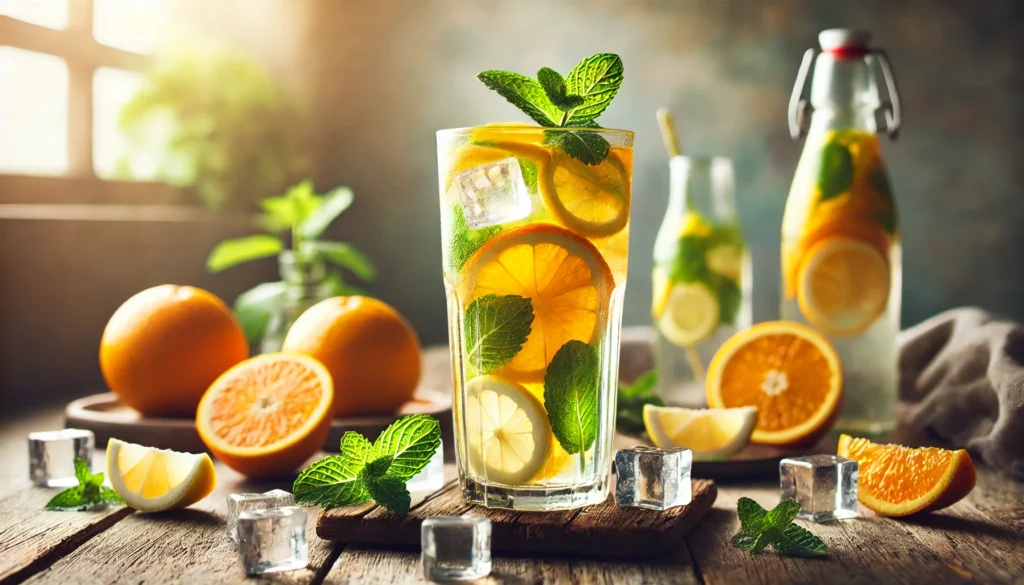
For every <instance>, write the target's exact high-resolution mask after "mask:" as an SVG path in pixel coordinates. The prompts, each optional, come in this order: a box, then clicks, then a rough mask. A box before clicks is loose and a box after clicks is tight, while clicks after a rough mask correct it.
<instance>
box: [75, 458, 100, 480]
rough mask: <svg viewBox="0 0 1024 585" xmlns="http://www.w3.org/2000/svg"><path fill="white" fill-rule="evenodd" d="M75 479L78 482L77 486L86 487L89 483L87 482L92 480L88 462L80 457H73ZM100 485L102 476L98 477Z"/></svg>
mask: <svg viewBox="0 0 1024 585" xmlns="http://www.w3.org/2000/svg"><path fill="white" fill-rule="evenodd" d="M75 479H77V480H78V483H79V485H88V484H89V483H90V481H89V480H91V479H92V468H91V466H90V465H89V462H88V461H86V460H85V459H82V458H81V457H75ZM100 483H103V477H102V476H101V477H100ZM97 485H98V484H97Z"/></svg>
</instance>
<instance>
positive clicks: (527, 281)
mask: <svg viewBox="0 0 1024 585" xmlns="http://www.w3.org/2000/svg"><path fill="white" fill-rule="evenodd" d="M464 270H465V271H466V272H465V274H464V275H463V278H462V282H463V288H464V291H463V295H464V296H465V297H466V299H467V300H466V301H465V302H466V303H467V305H468V303H470V302H472V301H473V300H475V299H478V298H480V297H482V296H484V295H488V294H496V295H519V296H522V297H526V298H529V299H530V300H531V302H532V303H533V314H534V319H533V325H532V328H531V331H530V335H529V337H527V338H526V343H524V344H523V347H522V350H521V351H520V352H519V353H518V354H516V356H515V358H513V359H512V361H511V362H509V364H508V365H507V366H505V367H504V368H502V371H501V372H499V373H498V374H499V375H500V376H501V377H503V378H506V379H511V380H514V381H517V382H520V383H526V382H540V381H542V380H543V379H544V373H545V372H546V371H547V366H548V364H549V363H550V362H551V358H553V357H554V355H555V352H556V351H558V349H559V348H560V347H562V345H563V344H564V343H565V342H567V341H570V340H572V339H578V340H580V341H583V342H585V343H590V342H591V341H592V340H593V339H594V338H595V337H596V336H597V335H599V334H600V328H601V327H603V324H604V323H603V321H604V315H603V314H602V307H607V306H608V296H609V295H610V294H611V292H612V288H613V287H614V285H615V283H614V281H613V279H612V273H611V270H609V268H608V264H606V263H605V261H604V260H603V259H602V258H601V254H600V252H598V250H597V248H595V247H594V245H593V244H591V243H590V242H588V241H587V240H585V239H583V238H581V237H579V236H577V235H575V234H573V233H572V232H570V231H568V230H566V229H563V228H560V227H558V226H555V225H550V224H533V225H528V226H524V227H521V228H518V229H513V230H508V231H505V232H502V233H501V234H499V235H498V236H496V237H494V238H492V239H491V240H489V241H488V242H487V243H486V244H485V245H484V246H483V247H481V248H480V249H479V250H477V251H476V252H475V253H474V254H473V256H471V257H470V259H469V261H468V262H466V267H465V268H464Z"/></svg>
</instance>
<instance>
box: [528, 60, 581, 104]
mask: <svg viewBox="0 0 1024 585" xmlns="http://www.w3.org/2000/svg"><path fill="white" fill-rule="evenodd" d="M537 81H539V82H540V86H541V87H542V88H544V93H545V94H547V96H548V99H549V100H551V103H553V104H554V105H555V107H557V108H558V109H560V110H562V111H563V112H568V111H570V110H572V109H573V108H575V107H577V106H580V105H583V102H584V101H585V100H584V99H583V97H582V96H578V95H568V94H567V93H566V91H565V80H564V79H562V75H561V74H560V73H558V72H557V71H555V70H554V69H552V68H550V67H542V68H541V69H540V71H538V72H537Z"/></svg>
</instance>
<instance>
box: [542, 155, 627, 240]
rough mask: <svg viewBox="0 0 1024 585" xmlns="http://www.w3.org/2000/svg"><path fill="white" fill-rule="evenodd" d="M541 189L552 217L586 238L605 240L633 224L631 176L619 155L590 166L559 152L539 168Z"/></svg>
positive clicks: (608, 157) (610, 156)
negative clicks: (631, 222) (630, 208)
mask: <svg viewBox="0 0 1024 585" xmlns="http://www.w3.org/2000/svg"><path fill="white" fill-rule="evenodd" d="M538 178H539V182H538V187H539V188H540V193H541V196H542V198H543V199H544V204H545V205H546V206H547V208H548V210H549V211H551V214H552V215H554V216H555V218H557V219H558V221H559V222H560V223H561V224H562V225H564V226H566V227H567V228H569V229H571V230H572V231H574V232H576V233H577V234H579V235H581V236H583V237H586V238H604V237H608V236H611V235H614V234H617V233H618V232H620V231H622V229H623V228H625V227H626V224H627V223H629V200H630V183H629V180H630V177H629V170H628V169H627V166H626V163H624V162H623V160H622V158H621V157H620V155H619V153H617V152H615V151H614V150H613V151H610V152H609V153H608V156H607V157H605V159H604V160H603V161H601V162H600V163H599V164H597V165H587V164H585V163H583V162H581V161H579V160H576V159H574V158H572V157H570V156H569V155H567V154H565V153H563V152H562V151H561V150H558V149H556V150H555V151H554V152H553V153H552V155H551V162H550V163H545V164H541V165H540V166H539V167H538Z"/></svg>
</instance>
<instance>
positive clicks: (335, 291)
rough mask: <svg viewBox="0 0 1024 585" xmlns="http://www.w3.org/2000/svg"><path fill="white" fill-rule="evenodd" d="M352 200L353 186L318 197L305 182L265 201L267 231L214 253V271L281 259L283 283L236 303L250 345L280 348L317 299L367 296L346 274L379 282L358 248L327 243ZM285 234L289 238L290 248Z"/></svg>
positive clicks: (258, 288)
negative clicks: (328, 234)
mask: <svg viewBox="0 0 1024 585" xmlns="http://www.w3.org/2000/svg"><path fill="white" fill-rule="evenodd" d="M352 199H353V195H352V190H351V189H349V188H348V187H338V188H336V189H334V190H332V191H330V192H329V193H327V194H326V195H317V194H315V193H314V192H313V184H312V182H310V181H303V182H301V183H299V184H297V185H295V186H293V187H291V188H290V189H288V191H287V192H286V193H285V194H284V195H281V196H277V197H266V198H264V199H263V200H262V201H261V202H260V207H261V208H262V210H263V213H262V215H261V216H260V219H259V224H260V226H261V227H262V228H263V229H264V231H265V232H266V233H262V234H254V235H251V236H245V237H242V238H234V239H230V240H224V241H222V242H220V243H219V244H217V245H216V246H215V247H214V249H213V251H211V252H210V256H209V257H208V258H207V260H206V267H207V269H208V270H210V271H211V272H220V271H222V270H226V269H228V268H230V267H232V266H236V265H238V264H241V263H243V262H249V261H252V260H258V259H260V258H269V257H271V256H277V258H278V263H279V267H280V272H281V280H279V281H277V282H264V283H262V284H258V285H256V286H255V287H253V288H251V289H249V290H247V291H246V292H244V293H242V294H241V295H239V297H238V299H237V300H235V313H236V314H237V315H238V318H239V320H240V321H241V323H242V327H243V328H244V329H245V334H246V336H247V337H248V338H249V342H250V343H252V344H253V345H257V344H258V345H259V348H260V351H262V352H263V353H267V352H272V351H278V350H280V349H281V344H282V343H283V342H284V336H285V334H287V332H288V329H289V328H290V327H291V326H292V324H293V323H294V322H295V320H296V319H298V317H299V315H301V314H302V312H303V311H305V310H306V309H307V308H309V307H311V306H312V305H314V304H316V303H317V302H318V301H320V300H323V299H325V298H330V297H334V296H339V295H352V294H365V293H364V292H363V291H362V290H360V289H359V288H357V287H354V286H352V285H349V284H348V283H347V282H346V281H345V277H344V276H345V275H344V272H343V271H344V270H347V271H349V272H351V273H352V274H354V275H355V276H356V277H358V278H359V279H361V280H363V281H366V282H372V281H373V279H374V278H375V276H376V273H377V271H376V268H375V267H374V265H373V263H372V262H371V261H370V259H369V258H367V257H366V255H365V254H363V253H362V252H360V251H359V250H358V249H357V248H356V247H355V246H353V245H351V244H347V243H345V242H334V241H328V240H324V239H322V236H323V234H324V231H325V230H326V229H327V227H328V226H329V225H330V224H331V222H333V221H334V220H335V219H337V217H338V216H339V215H341V214H342V213H343V212H344V211H345V210H346V209H348V208H349V206H350V205H352ZM280 234H285V235H287V237H288V242H289V243H290V247H286V245H285V238H283V237H282V236H281V235H280Z"/></svg>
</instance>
